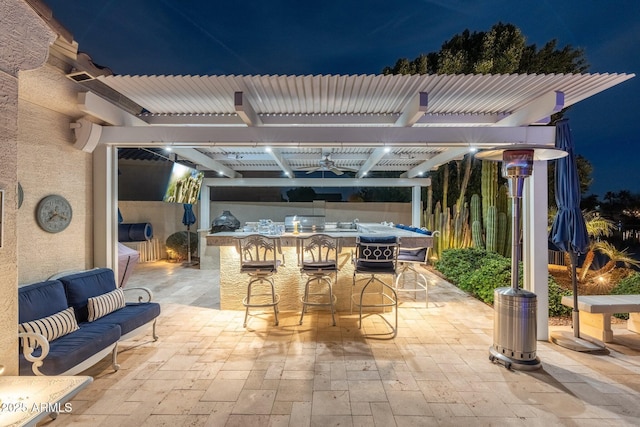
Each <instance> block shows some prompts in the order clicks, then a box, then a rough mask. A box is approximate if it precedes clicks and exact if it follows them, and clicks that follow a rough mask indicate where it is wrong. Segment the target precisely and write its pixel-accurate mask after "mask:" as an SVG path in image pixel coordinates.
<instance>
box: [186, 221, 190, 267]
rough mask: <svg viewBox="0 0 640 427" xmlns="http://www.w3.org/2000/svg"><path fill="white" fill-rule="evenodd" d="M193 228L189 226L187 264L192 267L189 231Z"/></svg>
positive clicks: (188, 233)
mask: <svg viewBox="0 0 640 427" xmlns="http://www.w3.org/2000/svg"><path fill="white" fill-rule="evenodd" d="M190 228H191V227H190V226H188V225H187V264H189V265H191V233H190V232H189V229H190Z"/></svg>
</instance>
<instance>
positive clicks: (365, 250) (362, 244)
mask: <svg viewBox="0 0 640 427" xmlns="http://www.w3.org/2000/svg"><path fill="white" fill-rule="evenodd" d="M399 245H400V238H398V237H395V236H380V237H378V236H359V237H357V239H356V252H355V254H354V257H353V263H354V270H353V287H354V291H355V286H356V281H357V280H356V276H357V275H367V276H369V277H368V278H364V279H359V280H360V281H362V280H366V282H365V284H364V286H363V287H362V289H361V291H360V293H359V294H358V293H355V292H352V294H351V312H353V305H354V304H355V305H357V306H358V307H359V310H360V316H359V322H358V328H359V329H361V328H362V309H363V308H382V309H383V310H384V308H385V307H395V323H394V324H393V325H392V324H391V323H390V322H389V321H388V320H387V319H386V318H384V317H383V316H381V317H382V319H383V320H384V321H385V322H386V323H387V325H389V327H390V328H391V332H388V333H379V334H368V335H367V336H369V337H371V338H379V337H378V336H387V335H388V337H387V339H391V338H393V337H395V336H396V334H397V333H398V294H397V293H396V290H395V288H394V286H393V279H394V278H395V276H396V267H397V263H398V248H399ZM383 275H389V276H391V277H392V281H391V283H392V284H387V283H385V282H384V281H383V280H382V279H380V278H379V276H383ZM373 283H378V284H380V289H379V290H376V291H373V292H367V288H368V287H369V286H370V285H371V284H373ZM385 290H386V291H388V292H385ZM375 296H380V302H379V303H374V302H369V301H370V300H371V299H372V297H375ZM379 339H381V338H379Z"/></svg>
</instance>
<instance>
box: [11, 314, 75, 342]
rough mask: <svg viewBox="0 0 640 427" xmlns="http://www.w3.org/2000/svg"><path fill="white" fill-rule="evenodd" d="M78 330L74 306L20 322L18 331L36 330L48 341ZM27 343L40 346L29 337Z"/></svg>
mask: <svg viewBox="0 0 640 427" xmlns="http://www.w3.org/2000/svg"><path fill="white" fill-rule="evenodd" d="M77 330H78V323H77V322H76V316H75V314H74V312H73V307H69V308H67V309H66V310H62V311H60V312H58V313H56V314H52V315H51V316H47V317H43V318H42V319H37V320H32V321H30V322H24V323H20V324H19V325H18V332H35V333H37V334H41V335H43V336H44V337H45V338H46V339H47V341H53V340H55V339H56V338H60V337H61V336H63V335H67V334H70V333H71V332H73V331H77ZM27 345H28V346H29V347H31V348H34V349H35V348H38V347H40V344H38V342H37V341H36V340H34V339H30V338H27Z"/></svg>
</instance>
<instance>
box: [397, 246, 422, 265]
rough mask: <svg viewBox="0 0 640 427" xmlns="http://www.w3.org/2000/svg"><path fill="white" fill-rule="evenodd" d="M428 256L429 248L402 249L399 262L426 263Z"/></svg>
mask: <svg viewBox="0 0 640 427" xmlns="http://www.w3.org/2000/svg"><path fill="white" fill-rule="evenodd" d="M426 255H427V248H419V249H400V251H399V252H398V261H411V262H424V260H425V258H426Z"/></svg>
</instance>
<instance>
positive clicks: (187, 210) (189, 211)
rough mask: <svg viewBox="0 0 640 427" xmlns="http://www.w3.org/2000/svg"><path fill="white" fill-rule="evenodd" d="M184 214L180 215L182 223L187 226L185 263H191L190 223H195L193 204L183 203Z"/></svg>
mask: <svg viewBox="0 0 640 427" xmlns="http://www.w3.org/2000/svg"><path fill="white" fill-rule="evenodd" d="M182 207H183V208H184V214H183V215H182V223H183V224H184V225H186V226H187V264H189V265H191V232H190V229H191V225H192V224H195V223H196V216H195V214H194V213H193V205H191V204H189V203H184V204H183V205H182Z"/></svg>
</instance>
